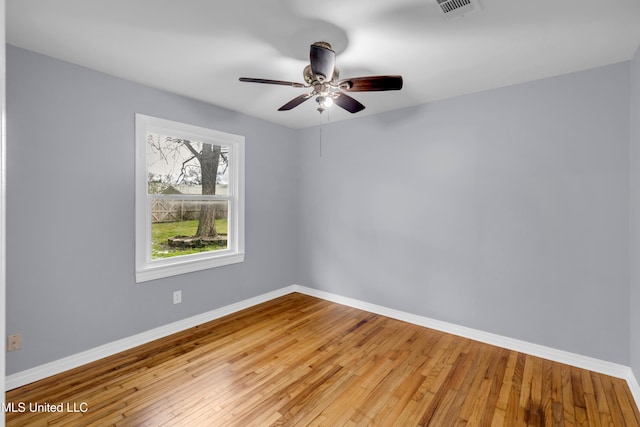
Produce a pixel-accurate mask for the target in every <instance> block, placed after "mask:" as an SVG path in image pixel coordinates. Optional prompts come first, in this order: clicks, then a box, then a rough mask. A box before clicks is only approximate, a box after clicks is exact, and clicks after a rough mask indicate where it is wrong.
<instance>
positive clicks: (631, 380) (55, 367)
mask: <svg viewBox="0 0 640 427" xmlns="http://www.w3.org/2000/svg"><path fill="white" fill-rule="evenodd" d="M292 292H299V293H302V294H305V295H309V296H313V297H317V298H321V299H324V300H327V301H332V302H335V303H337V304H342V305H346V306H349V307H353V308H357V309H360V310H365V311H368V312H371V313H376V314H380V315H382V316H386V317H390V318H393V319H397V320H402V321H404V322H408V323H412V324H415V325H419V326H424V327H427V328H431V329H435V330H438V331H442V332H447V333H450V334H453V335H458V336H461V337H464V338H469V339H472V340H475V341H480V342H484V343H487V344H491V345H495V346H498V347H502V348H506V349H509V350H513V351H518V352H520V353H525V354H530V355H532V356H537V357H542V358H544V359H548V360H553V361H555V362H560V363H564V364H567V365H571V366H575V367H578V368H582V369H587V370H590V371H594V372H598V373H601V374H605V375H610V376H612V377H616V378H622V379H624V380H626V381H627V384H628V385H629V389H630V390H631V393H632V395H633V397H634V399H635V402H636V405H637V406H640V385H639V384H638V381H637V379H636V377H635V375H634V374H633V371H632V370H631V368H630V367H628V366H624V365H620V364H617V363H613V362H607V361H604V360H600V359H595V358H592V357H587V356H582V355H579V354H575V353H570V352H567V351H563V350H557V349H554V348H551V347H546V346H542V345H539V344H533V343H529V342H526V341H521V340H517V339H514V338H508V337H504V336H501V335H496V334H492V333H488V332H483V331H479V330H477V329H472V328H467V327H465V326H459V325H455V324H453V323H448V322H442V321H440V320H435V319H431V318H428V317H424V316H418V315H415V314H411V313H407V312H403V311H399V310H394V309H391V308H388V307H383V306H380V305H376V304H371V303H368V302H364V301H360V300H356V299H353V298H348V297H344V296H341V295H337V294H332V293H330V292H325V291H321V290H318V289H313V288H308V287H305V286H300V285H291V286H287V287H284V288H281V289H278V290H275V291H273V292H269V293H266V294H262V295H258V296H256V297H253V298H249V299H246V300H243V301H240V302H237V303H234V304H230V305H227V306H224V307H221V308H218V309H215V310H212V311H209V312H207V313H203V314H199V315H197V316H193V317H190V318H188V319H184V320H180V321H178V322H174V323H170V324H168V325H165V326H161V327H159V328H155V329H152V330H149V331H147V332H143V333H140V334H137V335H134V336H131V337H128V338H124V339H121V340H118V341H114V342H112V343H108V344H105V345H102V346H99V347H96V348H94V349H91V350H88V351H84V352H82V353H78V354H75V355H72V356H68V357H65V358H62V359H59V360H55V361H53V362H49V363H46V364H44V365H41V366H37V367H35V368H32V369H28V370H26V371H22V372H18V373H16V374H12V375H9V376H7V377H6V380H5V384H6V389H7V390H11V389H14V388H17V387H21V386H23V385H26V384H29V383H32V382H34V381H38V380H41V379H43V378H46V377H49V376H51V375H55V374H59V373H61V372H64V371H67V370H69V369H73V368H77V367H79V366H82V365H85V364H87V363H90V362H94V361H96V360H99V359H102V358H104V357H107V356H111V355H113V354H116V353H119V352H121V351H125V350H129V349H131V348H134V347H136V346H139V345H141V344H146V343H148V342H150V341H153V340H156V339H159V338H163V337H166V336H168V335H171V334H174V333H176V332H180V331H183V330H185V329H189V328H192V327H194V326H197V325H200V324H203V323H206V322H209V321H211V320H215V319H218V318H220V317H223V316H226V315H228V314H232V313H235V312H237V311H240V310H243V309H245V308H249V307H252V306H254V305H257V304H260V303H263V302H266V301H269V300H272V299H274V298H278V297H281V296H283V295H286V294H289V293H292Z"/></svg>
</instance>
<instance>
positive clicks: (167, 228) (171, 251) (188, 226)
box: [151, 219, 227, 259]
mask: <svg viewBox="0 0 640 427" xmlns="http://www.w3.org/2000/svg"><path fill="white" fill-rule="evenodd" d="M197 230H198V220H196V219H194V220H190V221H178V222H162V223H156V224H151V259H157V258H170V257H174V256H180V255H189V254H196V253H200V252H209V251H219V250H221V249H226V248H227V246H226V245H222V244H215V245H207V246H204V247H201V248H174V247H171V246H169V243H168V239H169V238H170V237H176V236H193V235H195V234H196V231H197ZM216 231H217V232H218V234H227V220H226V219H216Z"/></svg>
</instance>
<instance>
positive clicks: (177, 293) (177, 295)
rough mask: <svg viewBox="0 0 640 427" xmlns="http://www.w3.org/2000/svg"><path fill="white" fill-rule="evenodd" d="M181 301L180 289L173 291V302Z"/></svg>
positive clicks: (178, 302)
mask: <svg viewBox="0 0 640 427" xmlns="http://www.w3.org/2000/svg"><path fill="white" fill-rule="evenodd" d="M181 302H182V291H175V292H174V293H173V303H174V304H180V303H181Z"/></svg>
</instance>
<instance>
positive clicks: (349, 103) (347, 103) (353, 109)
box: [333, 93, 365, 113]
mask: <svg viewBox="0 0 640 427" xmlns="http://www.w3.org/2000/svg"><path fill="white" fill-rule="evenodd" d="M333 102H334V104H336V105H337V106H339V107H342V108H344V109H345V110H347V111H348V112H350V113H357V112H358V111H362V110H364V108H365V107H364V105H362V104H361V103H360V102H359V101H357V100H355V99H353V98H352V97H350V96H349V95H347V94H344V93H341V94H339V95H338V97H337V98H336V99H334V100H333Z"/></svg>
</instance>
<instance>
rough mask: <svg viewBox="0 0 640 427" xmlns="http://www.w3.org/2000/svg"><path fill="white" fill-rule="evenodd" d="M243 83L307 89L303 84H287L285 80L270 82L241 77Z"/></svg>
mask: <svg viewBox="0 0 640 427" xmlns="http://www.w3.org/2000/svg"><path fill="white" fill-rule="evenodd" d="M239 80H240V81H241V82H249V83H266V84H269V85H282V86H292V87H306V86H305V85H304V84H302V83H296V82H286V81H283V80H269V79H254V78H251V77H240V79H239Z"/></svg>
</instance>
